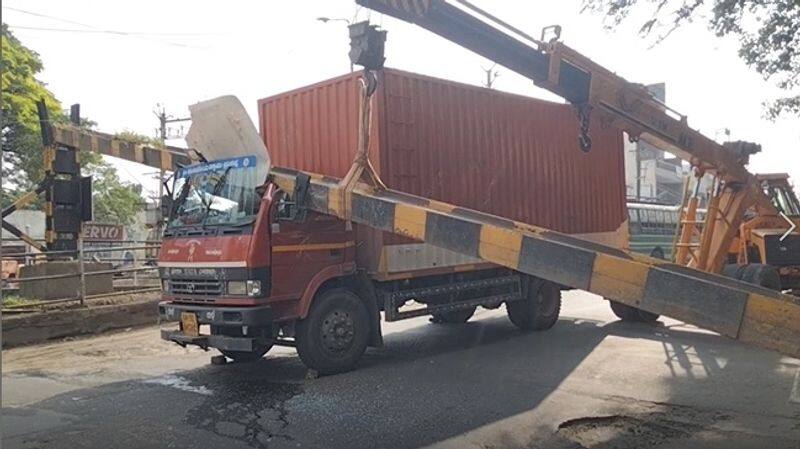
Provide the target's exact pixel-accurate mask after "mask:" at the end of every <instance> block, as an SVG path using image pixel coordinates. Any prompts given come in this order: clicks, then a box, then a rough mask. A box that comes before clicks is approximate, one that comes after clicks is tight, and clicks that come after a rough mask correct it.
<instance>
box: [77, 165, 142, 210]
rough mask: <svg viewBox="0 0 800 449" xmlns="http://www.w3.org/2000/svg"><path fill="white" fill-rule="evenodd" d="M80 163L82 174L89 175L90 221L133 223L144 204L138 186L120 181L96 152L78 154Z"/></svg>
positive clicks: (114, 171) (115, 171)
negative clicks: (91, 217)
mask: <svg viewBox="0 0 800 449" xmlns="http://www.w3.org/2000/svg"><path fill="white" fill-rule="evenodd" d="M87 156H88V157H87ZM81 164H82V172H83V175H84V176H92V192H93V195H92V200H93V203H94V221H96V222H100V223H116V224H123V225H131V224H133V222H134V220H135V219H136V214H137V213H138V212H139V211H140V210H141V209H142V204H143V202H144V200H143V199H142V196H141V194H142V188H141V186H139V185H131V184H128V183H124V182H122V181H121V180H120V179H119V175H118V174H117V170H116V169H115V168H114V167H112V166H111V165H109V164H108V163H106V162H105V161H104V160H103V158H102V156H100V155H99V154H97V153H87V154H84V155H82V157H81Z"/></svg>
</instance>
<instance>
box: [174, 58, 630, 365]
mask: <svg viewBox="0 0 800 449" xmlns="http://www.w3.org/2000/svg"><path fill="white" fill-rule="evenodd" d="M358 77H359V74H349V75H345V76H342V77H339V78H335V79H332V80H328V81H324V82H321V83H318V84H315V85H312V86H308V87H304V88H301V89H298V90H295V91H291V92H287V93H284V94H281V95H277V96H273V97H270V98H266V99H263V100H261V101H260V102H259V119H260V128H261V129H260V138H261V140H262V142H263V143H264V146H265V147H266V148H268V149H269V156H268V158H269V157H271V158H272V160H271V163H272V164H274V165H277V166H281V167H289V168H293V169H300V170H304V171H308V172H314V173H320V174H322V175H328V176H336V177H342V176H344V174H345V173H346V171H347V168H348V167H349V166H350V163H351V162H352V160H353V155H354V153H355V150H356V144H357V125H356V123H357V116H358V106H357V105H358V98H359V97H358V95H359V94H358ZM379 80H380V82H379V84H378V86H379V88H378V89H379V90H378V92H377V93H376V95H375V98H374V102H375V103H374V106H373V111H375V112H374V113H373V117H372V129H373V136H372V139H371V158H372V160H373V162H374V163H375V166H376V169H377V171H378V172H379V174H380V176H381V178H382V179H383V180H384V181H385V182H386V184H387V185H388V187H390V188H392V189H396V190H401V191H405V192H408V193H412V194H416V195H419V196H422V197H426V198H432V199H435V200H439V201H443V202H448V203H451V204H457V205H459V206H462V207H467V208H471V209H476V210H479V211H482V212H487V213H491V214H494V215H498V216H503V217H507V218H510V219H514V220H519V221H524V222H528V223H532V224H537V225H541V226H545V227H548V228H550V229H554V230H557V231H560V232H564V233H569V234H573V235H577V236H580V237H582V238H585V239H589V240H594V241H597V242H599V243H604V244H607V245H612V246H617V247H621V246H624V245H625V242H627V221H626V218H627V214H626V209H625V196H624V195H625V185H624V169H623V154H622V135H621V133H620V132H619V131H618V130H616V129H601V128H600V127H597V129H594V130H593V131H592V135H593V139H594V145H593V149H592V152H590V153H583V152H581V151H579V150H578V148H577V145H578V143H577V140H576V138H575V129H578V125H577V118H576V117H575V116H574V112H573V110H572V109H571V108H570V107H569V106H567V105H563V104H556V103H550V102H545V101H541V100H536V99H532V98H527V97H523V96H518V95H511V94H507V93H502V92H498V91H494V90H489V89H483V88H478V87H473V86H468V85H463V84H457V83H453V82H449V81H443V80H438V79H434V78H430V77H425V76H421V75H415V74H410V73H407V72H401V71H397V70H391V69H385V70H383V71H382V72H380V74H379ZM193 126H194V125H193ZM262 148H263V146H262ZM262 159H263V158H262V155H247V154H239V155H238V156H236V157H232V158H225V159H218V158H215V160H211V161H207V162H204V163H201V164H198V165H194V166H191V167H184V168H183V169H181V170H179V171H177V172H176V174H175V184H174V186H173V188H172V195H173V201H172V211H171V213H170V218H169V222H168V224H167V226H166V229H165V232H164V237H163V244H162V249H161V252H160V256H159V270H160V276H161V278H162V283H163V301H162V302H161V303H160V304H159V311H160V315H161V317H162V320H165V321H177V322H178V329H175V330H166V329H165V330H162V338H164V339H165V340H169V341H174V342H176V343H178V344H181V345H187V344H192V345H198V346H201V347H203V348H216V349H218V350H219V351H221V352H222V354H224V355H225V356H227V357H229V358H231V359H233V360H234V361H237V362H238V361H251V360H256V359H258V358H260V357H262V356H263V355H264V354H265V353H266V352H267V351H269V349H270V348H271V347H272V346H273V345H289V346H294V347H296V348H297V351H298V353H299V356H300V358H301V359H302V361H303V362H304V363H305V364H306V365H307V366H308V367H310V368H312V369H315V370H317V371H319V372H321V373H336V372H341V371H345V370H348V369H351V368H352V367H354V366H355V364H356V363H357V362H358V360H359V358H360V357H361V355H362V354H363V353H364V351H365V349H366V348H367V347H368V346H379V345H381V344H382V335H381V324H380V323H381V316H383V319H384V320H386V321H396V320H401V319H405V318H412V317H418V316H423V315H430V316H432V318H431V321H433V322H434V323H464V322H466V321H467V320H469V319H470V317H471V316H472V315H473V313H474V312H475V310H476V308H477V307H479V306H480V307H485V308H497V307H500V306H501V305H503V304H506V308H507V311H508V315H509V318H510V320H511V322H512V323H513V324H514V325H516V326H517V327H519V328H520V329H523V330H543V329H548V328H550V327H551V326H553V324H555V322H556V321H557V319H558V314H559V311H560V305H561V299H560V298H561V289H562V286H559V285H555V284H552V283H549V282H547V281H544V280H541V279H537V278H532V277H530V276H527V275H524V274H521V273H518V272H515V271H512V270H510V269H507V268H503V267H498V266H494V265H491V264H486V263H481V262H480V261H479V260H477V259H471V258H468V257H465V256H461V255H458V254H456V253H452V252H448V251H445V250H442V249H437V248H434V247H432V246H430V245H426V244H423V243H421V242H415V241H410V240H404V239H401V238H398V237H396V236H393V235H390V234H388V233H383V232H381V231H377V230H375V229H371V228H368V227H363V226H358V225H353V224H350V223H347V222H344V221H341V220H339V219H337V218H335V217H332V216H328V215H321V214H317V213H313V212H307V211H300V210H298V209H297V208H295V207H293V204H292V202H291V201H289V200H288V197H289V195H287V194H286V193H285V192H282V191H281V190H279V189H278V188H277V186H276V185H275V184H273V183H272V182H270V181H269V178H268V177H267V178H266V182H265V183H263V181H261V180H260V179H261V178H260V176H262V174H261V172H260V171H259V170H262V167H261V166H262V163H263V160H262ZM269 162H270V161H269V159H267V163H269ZM273 170H280V169H273ZM290 193H292V195H295V194H298V192H290ZM206 326H207V328H206Z"/></svg>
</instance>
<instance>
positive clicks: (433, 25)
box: [356, 0, 752, 182]
mask: <svg viewBox="0 0 800 449" xmlns="http://www.w3.org/2000/svg"><path fill="white" fill-rule="evenodd" d="M356 3H358V4H359V5H362V6H365V7H368V8H370V9H373V10H375V11H378V12H381V13H384V14H387V15H390V16H393V17H396V18H399V19H402V20H405V21H407V22H411V23H414V24H416V25H418V26H420V27H422V28H425V29H426V30H428V31H431V32H433V33H435V34H438V35H440V36H442V37H444V38H446V39H448V40H450V41H452V42H454V43H456V44H459V45H461V46H463V47H465V48H467V49H470V50H472V51H474V52H475V53H478V54H480V55H481V56H484V57H486V58H488V59H491V60H493V61H495V62H497V63H498V64H501V65H503V66H505V67H508V68H509V69H511V70H514V71H515V72H517V73H519V74H521V75H523V76H525V77H527V78H529V79H531V80H533V82H534V83H536V84H537V85H538V86H541V87H543V88H545V89H547V90H549V91H551V92H553V93H555V94H557V95H559V96H561V97H563V98H565V99H566V100H568V101H569V102H570V103H573V104H575V105H578V106H590V107H591V108H592V109H593V112H599V113H601V114H602V116H603V117H602V119H603V120H606V123H609V122H610V123H609V124H614V125H616V126H618V127H619V128H621V129H623V130H624V131H626V132H628V134H629V135H630V136H632V137H634V138H638V137H639V136H642V137H644V138H647V140H651V141H654V143H656V144H657V145H658V147H659V148H662V149H665V150H668V151H669V152H671V153H673V154H675V155H676V156H678V157H680V158H682V159H685V160H687V161H689V162H690V163H692V165H694V166H700V167H703V168H704V169H706V170H708V171H713V172H715V173H718V174H719V176H721V177H723V178H724V179H725V180H732V181H738V182H746V181H747V180H749V179H750V177H751V176H752V175H751V174H750V173H748V172H747V170H746V169H745V167H744V165H743V163H742V160H741V157H739V155H737V154H736V153H735V152H733V151H730V150H729V149H727V148H725V147H724V146H723V145H720V144H718V143H717V142H715V141H713V140H712V139H709V138H708V137H706V136H704V135H703V134H701V133H700V132H698V131H696V130H693V129H692V128H690V127H689V125H688V123H687V120H686V117H685V116H679V117H674V114H675V113H674V112H673V111H671V110H670V109H669V108H667V107H666V106H665V105H664V104H662V103H661V102H660V101H659V100H657V99H656V98H655V97H654V96H653V95H652V94H651V93H650V92H649V91H648V90H647V89H645V88H644V87H643V86H642V85H640V84H634V83H631V82H628V81H627V80H625V79H624V78H622V77H620V76H619V75H616V74H614V73H613V72H611V71H610V70H608V69H606V68H605V67H602V66H601V65H599V64H597V63H595V62H594V61H592V60H591V59H589V58H587V57H586V56H584V55H582V54H580V53H578V52H577V51H575V50H573V49H572V48H570V47H568V46H567V45H565V44H563V43H562V42H559V41H557V40H551V41H550V42H541V41H538V40H535V39H533V38H531V37H530V36H527V35H525V37H526V38H527V40H532V41H533V43H534V45H536V47H534V46H531V45H528V44H526V43H525V42H522V41H521V40H520V39H517V38H515V37H514V36H512V35H510V34H509V33H506V32H504V31H502V30H501V29H499V28H496V27H493V26H492V25H490V24H489V23H487V22H485V21H483V20H481V19H479V18H478V17H476V16H474V15H472V14H470V13H468V12H466V11H465V10H463V9H460V8H458V7H456V6H454V5H452V4H450V3H448V2H446V1H445V0H356ZM459 3H462V4H468V3H467V2H465V1H462V0H459ZM472 10H473V11H480V10H479V9H477V8H475V7H473V9H472ZM483 15H484V16H486V17H487V18H489V19H491V20H493V21H499V19H497V18H495V17H493V16H490V15H488V14H486V13H483ZM512 29H513V28H512ZM517 33H519V32H518V31H517Z"/></svg>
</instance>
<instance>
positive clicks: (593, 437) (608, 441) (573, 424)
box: [558, 415, 691, 449]
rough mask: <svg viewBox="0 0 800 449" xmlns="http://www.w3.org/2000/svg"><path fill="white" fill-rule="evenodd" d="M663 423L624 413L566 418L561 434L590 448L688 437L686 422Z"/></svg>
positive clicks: (618, 448) (622, 448) (646, 444)
mask: <svg viewBox="0 0 800 449" xmlns="http://www.w3.org/2000/svg"><path fill="white" fill-rule="evenodd" d="M674 424H675V425H674V426H673V425H669V423H659V422H653V421H645V420H642V419H639V418H634V417H631V416H624V415H611V416H592V417H586V418H577V419H571V420H569V421H565V422H563V423H561V424H560V425H559V426H558V434H559V435H560V436H561V437H563V438H566V439H568V440H570V441H572V442H574V443H577V444H579V445H580V447H582V448H586V449H610V448H615V449H628V448H631V449H632V448H640V447H653V446H658V445H660V444H661V443H664V442H666V441H669V440H676V439H681V438H688V437H689V436H690V435H691V434H690V433H689V432H688V431H687V430H684V429H682V428H681V426H684V427H685V424H684V423H674Z"/></svg>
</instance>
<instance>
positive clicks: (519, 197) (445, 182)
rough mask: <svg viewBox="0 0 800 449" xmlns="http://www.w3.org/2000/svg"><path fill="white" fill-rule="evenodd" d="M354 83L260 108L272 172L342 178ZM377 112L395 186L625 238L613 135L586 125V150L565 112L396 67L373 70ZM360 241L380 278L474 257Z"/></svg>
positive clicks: (299, 93)
mask: <svg viewBox="0 0 800 449" xmlns="http://www.w3.org/2000/svg"><path fill="white" fill-rule="evenodd" d="M359 76H360V75H359V74H358V73H353V74H348V75H344V76H341V77H338V78H334V79H331V80H327V81H323V82H320V83H317V84H314V85H311V86H307V87H303V88H300V89H297V90H293V91H290V92H286V93H283V94H280V95H276V96H273V97H269V98H265V99H262V100H260V101H259V120H260V128H261V135H262V137H263V138H264V141H265V143H266V145H267V148H269V151H270V155H271V156H272V160H273V163H274V164H275V165H278V166H282V167H291V168H297V169H301V170H306V171H311V172H315V173H321V174H325V175H330V176H336V177H342V176H344V175H345V173H346V172H347V170H348V168H349V167H350V164H351V163H352V161H353V155H354V154H355V149H356V142H357V131H358V126H357V116H358V78H359ZM373 108H374V109H373V117H372V129H373V134H372V140H371V148H370V158H371V159H372V162H373V164H374V165H375V167H376V169H377V171H378V172H379V174H380V176H381V179H383V181H384V182H385V183H386V184H387V186H389V187H390V188H392V189H396V190H400V191H404V192H408V193H411V194H415V195H420V196H424V197H429V198H434V199H437V200H440V201H445V202H448V203H453V204H456V205H459V206H463V207H468V208H471V209H477V210H480V211H483V212H488V213H491V214H495V215H499V216H502V217H507V218H511V219H514V220H518V221H523V222H526V223H531V224H535V225H539V226H543V227H546V228H550V229H554V230H557V231H561V232H565V233H569V234H577V235H580V236H583V237H586V238H589V239H591V240H595V241H599V242H603V243H607V244H612V245H615V246H623V245H624V244H625V242H626V241H627V224H626V223H625V219H626V218H627V216H626V209H625V180H624V178H625V176H624V167H623V163H624V162H623V161H624V159H623V153H622V148H623V144H622V133H621V132H620V131H619V130H617V129H615V128H609V129H602V128H601V127H600V126H599V124H598V123H592V127H591V136H592V140H593V146H592V150H591V152H589V153H583V152H581V151H580V149H579V147H578V139H577V136H578V130H579V125H578V120H577V115H576V113H575V110H574V109H573V108H572V107H571V106H569V105H565V104H558V103H552V102H547V101H543V100H538V99H533V98H529V97H524V96H520V95H513V94H508V93H504V92H499V91H496V90H490V89H485V88H481V87H475V86H469V85H465V84H459V83H454V82H451V81H445V80H441V79H436V78H431V77H427V76H422V75H417V74H412V73H408V72H403V71H399V70H394V69H385V70H384V71H382V72H381V73H380V75H379V86H378V91H377V92H376V99H375V103H374V106H373ZM358 234H359V237H360V239H361V240H362V244H363V246H366V247H367V248H362V249H367V250H366V251H360V254H359V256H360V257H362V258H365V260H364V262H365V263H367V264H368V265H369V266H371V267H372V268H373V270H375V271H381V272H384V273H392V272H399V271H403V270H412V269H418V268H430V267H436V266H441V265H453V264H459V263H466V262H469V261H464V260H462V259H461V258H459V257H456V256H454V255H447V254H444V255H442V254H432V253H431V249H430V248H421V246H425V245H421V244H410V242H408V241H402V240H400V239H398V238H395V237H393V236H388V235H386V236H384V235H378V236H376V235H373V234H374V233H371V232H369V231H367V230H363V229H362V230H359V232H358ZM387 246H395V247H394V248H387ZM434 252H435V251H434ZM361 253H363V254H364V255H363V256H362V254H361ZM428 259H431V260H428ZM420 264H422V265H424V266H420Z"/></svg>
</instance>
